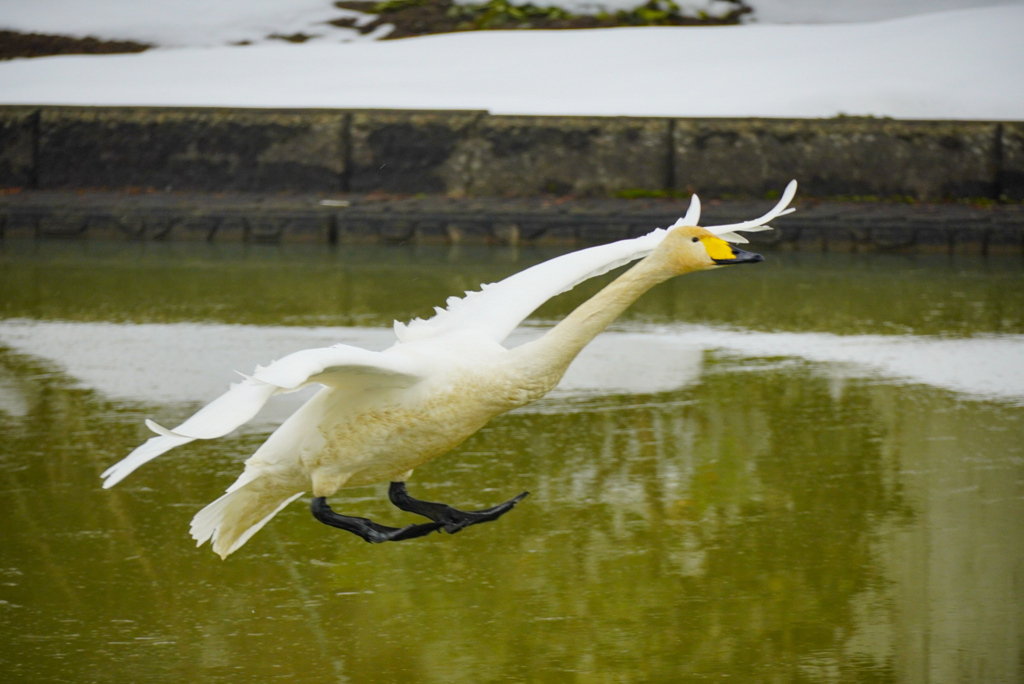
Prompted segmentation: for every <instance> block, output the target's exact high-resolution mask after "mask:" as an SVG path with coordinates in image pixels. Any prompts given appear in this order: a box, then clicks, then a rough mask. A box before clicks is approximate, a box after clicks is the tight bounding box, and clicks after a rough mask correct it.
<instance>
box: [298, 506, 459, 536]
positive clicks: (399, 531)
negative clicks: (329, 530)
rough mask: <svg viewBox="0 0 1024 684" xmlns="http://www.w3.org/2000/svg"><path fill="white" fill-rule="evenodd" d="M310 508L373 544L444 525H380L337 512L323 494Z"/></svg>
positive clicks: (327, 522) (322, 519)
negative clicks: (328, 503)
mask: <svg viewBox="0 0 1024 684" xmlns="http://www.w3.org/2000/svg"><path fill="white" fill-rule="evenodd" d="M309 510H310V511H311V512H312V513H313V517H314V518H316V519H317V520H319V521H320V522H322V523H323V524H325V525H330V526H331V527H337V528H339V529H342V530H346V531H347V532H351V533H352V534H354V535H356V536H358V537H362V538H363V539H364V540H365V541H368V542H370V543H372V544H379V543H381V542H386V541H402V540H403V539H415V538H416V537H422V536H424V535H427V534H430V533H431V532H434V531H435V530H439V529H441V528H442V527H444V523H441V522H429V523H420V524H418V525H406V526H405V527H387V526H386V525H379V524H377V523H375V522H373V521H372V520H369V519H368V518H356V517H353V516H348V515H340V514H338V513H335V512H334V511H333V510H331V507H330V506H328V505H327V499H326V498H324V497H322V496H318V497H314V499H313V503H311V504H310V505H309Z"/></svg>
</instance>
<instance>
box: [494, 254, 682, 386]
mask: <svg viewBox="0 0 1024 684" xmlns="http://www.w3.org/2000/svg"><path fill="white" fill-rule="evenodd" d="M658 256H660V255H657V254H652V255H651V256H649V257H647V258H646V259H643V260H642V261H640V263H638V264H637V265H636V266H634V267H633V268H631V269H629V270H628V271H626V272H625V273H623V274H622V275H621V276H619V277H618V278H616V279H615V280H614V281H612V282H611V283H610V284H609V285H608V286H607V287H605V288H604V289H602V290H601V291H600V292H598V293H597V294H596V295H594V296H593V297H591V298H590V299H588V300H587V301H586V302H584V303H583V304H581V305H580V306H579V307H577V309H576V310H575V311H573V312H572V313H571V314H569V315H568V316H566V317H565V318H564V319H563V320H562V321H561V322H559V323H558V325H556V326H555V327H554V328H552V329H551V330H549V331H548V332H547V333H545V334H544V336H543V337H541V338H540V339H537V340H534V341H533V342H529V343H527V344H524V345H522V346H521V347H518V348H516V349H514V350H513V352H515V353H516V355H517V356H519V355H520V354H521V355H522V356H520V359H521V360H522V361H523V362H525V363H526V365H527V366H529V367H532V369H533V370H535V371H537V372H541V373H542V374H545V375H547V374H556V375H557V377H556V378H555V382H557V380H558V378H561V376H562V373H564V372H565V369H566V368H568V367H569V364H570V363H571V362H572V360H573V359H574V358H576V355H577V354H579V353H580V351H581V350H582V349H583V348H584V347H585V346H587V344H589V343H590V341H591V340H593V339H594V338H595V337H596V336H597V335H598V333H600V332H601V331H602V330H604V329H605V328H607V327H608V325H609V324H610V323H611V322H612V321H614V320H615V319H616V318H618V317H619V315H621V314H622V312H623V311H625V310H626V309H627V308H629V306H630V305H631V304H632V303H633V302H635V301H636V300H637V299H639V298H640V296H641V295H643V294H644V293H645V292H647V291H648V290H650V289H651V288H652V287H654V286H655V285H657V284H658V283H661V282H664V281H666V280H668V279H669V278H671V277H673V276H674V275H677V274H678V273H679V271H674V270H672V269H669V268H666V266H665V263H664V260H663V259H660V258H658Z"/></svg>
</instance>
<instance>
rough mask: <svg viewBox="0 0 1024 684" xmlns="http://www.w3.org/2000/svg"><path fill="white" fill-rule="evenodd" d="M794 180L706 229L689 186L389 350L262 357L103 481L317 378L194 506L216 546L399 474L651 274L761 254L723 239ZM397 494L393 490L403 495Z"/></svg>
mask: <svg viewBox="0 0 1024 684" xmlns="http://www.w3.org/2000/svg"><path fill="white" fill-rule="evenodd" d="M794 192H795V183H790V186H789V187H787V189H786V193H785V194H784V196H783V199H782V201H780V202H779V204H778V205H777V206H776V207H775V209H773V210H772V211H771V212H769V213H768V214H766V215H765V216H764V217H762V218H761V219H758V220H757V221H751V222H747V223H744V224H736V225H731V226H718V227H711V228H698V227H696V224H697V221H698V219H699V212H700V204H699V202H698V201H697V200H696V198H694V201H693V202H692V203H691V206H690V210H689V211H688V212H687V215H686V216H685V217H684V218H683V219H680V221H679V222H677V224H676V225H675V226H672V227H671V228H670V229H668V230H664V229H659V230H656V231H654V232H652V233H650V234H648V235H646V236H643V237H640V238H636V239H633V240H622V241H620V242H616V243H612V244H608V245H602V246H599V247H592V248H589V249H584V250H580V251H578V252H573V253H571V254H567V255H564V256H562V257H558V258H556V259H552V260H550V261H547V262H544V263H542V264H538V265H537V266H534V267H532V268H529V269H527V270H525V271H522V272H520V273H518V274H516V275H513V276H511V277H509V278H507V279H505V280H503V281H501V282H499V283H496V284H493V285H489V286H485V287H484V288H483V289H482V291H481V292H478V293H468V294H467V296H466V297H465V298H463V299H455V298H453V299H450V300H449V301H448V308H447V309H446V310H441V309H438V310H437V315H435V316H434V317H433V318H431V319H429V320H426V321H423V320H416V321H413V322H412V323H411V324H409V325H408V326H406V325H402V324H399V323H396V326H395V329H396V333H397V335H398V338H399V342H397V343H396V344H395V345H394V346H392V347H391V348H389V349H387V350H385V351H382V352H370V351H367V350H364V349H359V348H356V347H350V346H346V345H336V346H334V347H328V348H323V349H310V350H306V351H302V352H297V353H295V354H291V355H289V356H286V357H284V358H283V359H281V360H279V361H276V362H274V363H272V364H271V365H269V366H268V367H266V368H258V369H257V370H256V372H255V373H254V374H253V376H252V377H246V378H245V380H244V381H243V382H241V383H239V384H237V385H234V386H232V388H231V389H230V390H229V391H228V392H227V393H225V394H224V395H222V396H221V397H220V398H219V399H217V400H215V401H213V402H212V403H210V404H209V405H207V406H206V407H205V408H203V409H202V410H200V411H199V412H198V413H196V414H195V415H194V416H192V417H191V418H189V419H188V420H186V421H185V422H184V423H182V424H181V425H179V426H178V427H176V428H174V430H167V429H166V428H163V427H161V426H159V425H157V424H156V423H153V422H152V421H147V424H148V425H149V426H150V428H151V429H153V431H154V432H156V433H157V435H158V436H157V437H153V438H151V439H149V440H148V441H147V442H146V443H144V444H142V445H141V446H139V447H138V448H137V449H135V451H133V452H132V453H131V454H129V455H128V457H126V458H125V459H124V460H123V461H121V462H120V463H118V464H116V465H114V466H113V467H111V468H110V469H108V470H107V471H106V472H105V473H104V474H103V477H104V478H106V481H105V482H104V487H111V486H113V485H114V484H116V483H117V482H119V481H120V480H121V479H123V478H124V477H125V476H126V475H128V474H129V473H131V472H132V471H133V470H134V469H135V468H137V467H139V466H140V465H142V464H143V463H145V462H147V461H149V460H151V459H153V458H156V457H157V456H159V455H160V454H162V453H164V452H166V451H168V450H170V449H172V448H174V447H176V446H179V445H182V444H185V443H187V442H190V441H193V440H194V439H210V438H214V437H220V436H223V435H225V434H227V433H229V432H231V431H232V430H234V429H235V428H237V427H238V426H239V425H242V424H243V423H245V422H246V421H248V420H250V419H251V418H252V417H253V416H255V414H256V413H257V412H258V411H259V409H260V408H261V407H262V406H263V404H264V403H265V402H266V401H267V400H268V399H269V398H270V397H271V396H273V395H274V394H278V393H281V392H288V391H293V390H296V389H299V388H301V387H304V386H306V385H308V384H311V383H318V384H320V385H323V387H322V389H320V391H319V392H318V393H317V394H316V395H315V396H313V397H312V398H311V399H310V400H309V401H308V402H306V403H305V404H304V405H303V406H302V407H301V408H300V409H299V410H298V411H296V412H295V413H294V414H293V415H292V416H291V417H290V418H288V419H287V420H286V421H285V422H284V423H283V424H282V425H281V426H280V427H279V428H278V429H277V430H276V431H274V433H273V434H271V435H270V437H269V438H268V439H267V441H266V442H264V443H263V445H262V446H261V447H260V448H259V449H258V450H257V451H256V453H255V454H253V456H252V457H251V458H249V460H248V461H246V464H245V470H244V471H243V472H242V474H241V476H240V477H239V478H238V480H237V481H235V483H234V484H232V485H231V487H229V488H228V490H227V493H226V494H225V495H224V496H222V497H221V498H219V499H217V500H216V501H214V502H213V503H211V504H210V505H209V506H207V507H206V508H204V509H203V510H202V511H200V512H199V513H198V514H197V515H196V517H195V518H194V519H193V521H192V536H193V537H194V538H195V539H196V540H197V541H198V543H199V544H202V543H203V542H204V541H207V540H212V542H213V549H214V551H216V552H217V553H218V554H220V555H221V556H222V557H226V556H227V555H228V554H230V553H232V552H233V551H235V550H236V549H238V548H239V547H240V546H241V545H242V544H244V543H245V542H246V541H247V540H248V539H249V537H251V536H252V535H253V534H254V533H255V532H256V531H258V530H259V529H260V528H261V527H262V526H263V525H264V524H265V523H266V522H267V521H269V520H270V518H272V517H273V516H274V515H275V514H276V513H277V512H278V511H279V510H281V508H283V507H284V506H286V505H287V504H288V503H289V502H291V501H293V500H294V499H296V498H298V497H299V496H301V495H302V494H303V493H304V492H306V491H310V490H312V492H313V495H314V497H317V498H318V499H319V500H321V501H322V499H320V498H321V497H328V496H331V495H333V494H334V493H335V492H337V491H338V490H339V489H341V488H344V487H355V486H360V485H367V484H373V483H376V482H383V481H389V480H390V481H392V482H393V483H395V482H402V481H404V480H405V479H406V478H407V477H408V476H409V474H410V473H411V471H413V470H414V469H415V468H417V467H419V466H420V465H423V464H424V463H426V462H428V461H430V460H432V459H434V458H436V457H438V456H440V455H442V454H444V453H446V452H448V451H450V450H451V449H452V448H454V447H455V446H457V445H458V444H459V443H461V442H462V441H463V440H465V439H466V438H467V437H469V436H470V435H472V434H473V433H475V432H476V431H477V430H479V429H480V428H481V427H482V426H483V425H484V424H486V423H487V422H488V421H489V420H490V419H491V418H493V417H495V416H497V415H500V414H502V413H504V412H506V411H509V410H511V409H513V408H516V407H518V406H522V405H524V404H527V403H530V402H532V401H535V400H537V399H539V398H541V397H543V396H544V395H545V394H547V392H549V391H550V390H551V389H552V388H554V386H555V385H556V384H557V383H558V381H559V380H560V379H561V377H562V375H563V374H564V373H565V371H566V369H567V368H568V366H569V364H570V363H571V362H572V360H573V359H574V358H575V357H576V355H577V354H578V353H579V352H580V350H582V349H583V347H584V346H586V345H587V343H589V342H590V341H591V340H592V339H593V338H594V337H595V336H596V335H597V334H598V333H599V332H601V331H602V330H603V329H604V328H605V327H606V326H607V325H608V324H609V323H611V322H612V321H613V320H615V318H616V317H618V316H619V314H621V313H622V312H623V311H624V310H625V309H626V308H627V307H628V306H629V305H630V304H632V303H633V302H634V301H636V299H637V298H638V297H640V295H642V294H643V293H644V292H646V291H647V290H648V289H650V288H651V287H653V286H654V285H656V284H658V283H660V282H662V281H664V280H667V279H669V278H671V277H674V276H676V275H680V274H682V273H688V272H692V271H698V270H703V269H708V268H713V267H715V266H717V265H721V264H723V263H734V262H738V261H740V260H747V261H752V260H755V259H753V258H752V257H756V256H757V255H749V254H747V253H745V252H740V251H738V250H732V249H731V248H729V247H728V246H727V245H725V243H724V242H723V241H722V238H725V239H729V240H731V241H734V242H745V241H746V240H744V239H743V238H742V237H740V236H738V235H736V234H735V232H734V231H737V230H764V229H766V224H767V222H768V221H769V220H771V219H773V218H775V217H776V216H778V215H780V214H782V213H785V212H784V209H785V207H786V206H787V205H788V204H789V202H790V201H791V199H792V197H793V194H794ZM790 211H791V210H790ZM715 235H717V236H719V237H715ZM725 250H730V251H729V253H728V254H727V253H726V251H725ZM740 255H744V257H751V258H744V259H741V258H740ZM642 257H646V258H643V260H642V261H640V263H638V264H637V265H636V266H634V267H633V268H631V269H629V270H628V271H626V272H625V273H624V274H622V275H621V276H619V277H618V278H617V279H616V280H615V281H613V282H612V283H611V284H610V285H608V286H607V287H605V288H604V289H603V290H601V291H600V292H599V293H598V294H596V295H594V297H592V298H591V299H589V300H588V301H586V302H585V303H583V304H582V305H581V306H580V307H578V308H577V309H576V310H575V311H573V312H572V313H571V314H570V315H569V316H567V317H566V318H565V319H564V320H563V321H561V322H560V323H559V324H558V325H556V326H555V327H554V328H552V329H551V330H549V331H548V332H547V333H546V334H545V335H543V336H542V337H540V338H539V339H536V340H534V341H532V342H529V343H527V344H524V345H521V346H519V347H516V348H514V349H506V348H505V347H504V346H502V342H503V341H504V339H505V338H506V337H507V336H508V335H509V333H511V332H512V331H513V330H514V329H515V328H516V327H517V326H518V325H519V324H520V323H521V322H522V320H523V319H525V318H526V317H527V316H528V315H529V314H530V313H532V312H533V311H534V310H535V309H536V308H537V307H538V306H540V305H541V304H542V303H543V302H545V301H546V300H547V299H549V298H551V297H553V296H554V295H556V294H558V293H560V292H564V291H565V290H568V289H570V288H572V287H574V286H575V285H576V284H578V283H580V282H582V281H583V280H586V279H588V278H591V277H593V276H597V275H600V274H602V273H606V272H608V271H609V270H611V269H613V268H616V267H617V266H620V265H623V264H625V263H628V262H630V261H634V260H636V259H640V258H642ZM756 260H760V257H757V259H756ZM404 495H405V493H404V487H403V488H402V491H401V494H400V496H404ZM392 501H395V502H396V503H398V501H396V499H395V498H394V495H393V498H392ZM412 501H413V502H415V503H417V504H421V503H423V502H416V501H415V500H412ZM516 501H518V498H517V499H515V500H513V501H511V502H508V503H507V504H506V505H507V508H505V509H503V510H502V511H501V512H499V513H496V514H494V515H493V516H492V517H491V518H487V519H494V518H496V517H497V516H498V515H501V514H502V513H504V512H505V511H506V510H508V508H511V505H514V503H515V502H516ZM323 506H324V507H325V506H326V504H323ZM429 506H438V505H437V504H429ZM402 507H403V508H404V509H405V510H412V511H414V512H419V511H420V509H419V508H415V507H414V508H405V507H404V506H402ZM445 508H447V507H445ZM327 510H328V511H329V508H328V509H327ZM449 510H453V509H449ZM489 510H490V509H489ZM331 514H332V515H333V512H332V513H331ZM422 514H423V515H430V514H429V513H422ZM314 515H316V516H317V517H318V519H321V520H323V521H324V522H328V524H335V523H334V522H330V521H328V520H324V519H323V518H321V516H320V515H318V512H317V509H316V501H315V502H314ZM342 517H343V516H342ZM431 517H432V519H434V520H437V519H438V518H435V517H433V516H431ZM345 520H360V521H362V520H363V519H350V518H346V519H345ZM363 522H366V523H369V524H371V525H374V526H375V524H374V523H370V521H363ZM463 524H473V523H472V522H470V523H463ZM336 526H339V527H340V526H343V525H336ZM441 526H442V525H441V524H440V523H435V524H431V525H421V526H409V528H403V530H406V529H410V528H413V527H416V528H417V529H420V528H422V529H420V531H419V532H418V533H416V534H410V535H406V536H405V537H402V536H399V537H394V538H408V537H410V536H420V535H421V534H425V533H426V532H427V531H432V530H433V529H438V528H439V527H441ZM376 527H379V526H376ZM345 529H349V528H348V527H345ZM380 529H391V528H380ZM446 529H449V531H457V530H458V529H461V526H457V527H451V528H449V527H446ZM361 536H363V535H361ZM364 538H367V537H365V536H364ZM368 540H369V539H368ZM374 541H378V539H374Z"/></svg>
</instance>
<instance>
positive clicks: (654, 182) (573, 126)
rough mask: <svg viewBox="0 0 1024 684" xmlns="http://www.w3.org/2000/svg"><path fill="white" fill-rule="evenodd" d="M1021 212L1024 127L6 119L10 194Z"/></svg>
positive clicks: (235, 113)
mask: <svg viewBox="0 0 1024 684" xmlns="http://www.w3.org/2000/svg"><path fill="white" fill-rule="evenodd" d="M790 178H797V179H799V180H800V183H801V194H802V195H804V196H818V197H838V196H874V197H879V198H891V197H895V196H899V197H904V198H906V197H909V198H913V199H916V200H940V199H949V198H987V199H992V200H1011V201H1019V200H1024V123H1021V122H1006V123H1001V122H983V121H896V120H892V119H869V118H852V117H841V118H836V119H820V120H812V119H665V118H640V117H555V116H493V115H490V114H488V113H487V112H477V111H375V110H360V111H344V110H262V109H215V108H209V109H207V108H178V107H168V108H157V107H0V187H5V188H33V189H64V190H67V189H108V190H149V189H154V190H173V191H191V192H236V191H241V192H314V193H345V192H355V193H373V192H384V193H393V194H419V193H426V194H445V195H453V196H462V197H487V196H509V197H515V196H520V197H523V196H527V197H528V196H538V195H545V194H550V195H577V196H591V197H601V196H609V195H615V194H617V193H645V192H646V193H659V192H661V193H672V192H680V193H685V192H689V191H699V192H700V193H701V194H702V195H703V196H706V197H716V196H719V197H720V196H735V197H762V196H764V195H765V194H766V193H770V192H773V191H778V190H780V189H781V188H782V187H784V185H785V183H786V182H787V181H788V180H789V179H790Z"/></svg>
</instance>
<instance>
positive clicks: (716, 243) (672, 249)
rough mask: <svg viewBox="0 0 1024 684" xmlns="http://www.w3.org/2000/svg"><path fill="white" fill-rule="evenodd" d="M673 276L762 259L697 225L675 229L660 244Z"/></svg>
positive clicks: (751, 262)
mask: <svg viewBox="0 0 1024 684" xmlns="http://www.w3.org/2000/svg"><path fill="white" fill-rule="evenodd" d="M660 251H661V252H662V253H663V254H664V256H665V257H667V263H668V265H669V268H671V269H672V271H673V274H674V275H679V274H683V273H691V272H693V271H704V270H707V269H709V268H718V267H719V266H730V265H732V264H756V263H757V262H759V261H764V257H763V256H761V255H760V254H754V253H753V252H746V251H744V250H742V249H740V248H738V247H736V246H735V245H731V244H729V243H728V242H726V241H725V240H723V239H722V238H720V237H718V236H716V235H714V234H712V233H711V232H710V231H708V230H706V229H704V228H701V227H700V226H676V227H674V228H672V229H671V230H670V231H669V233H668V235H666V236H665V239H664V241H663V242H662V243H661V245H660Z"/></svg>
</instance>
